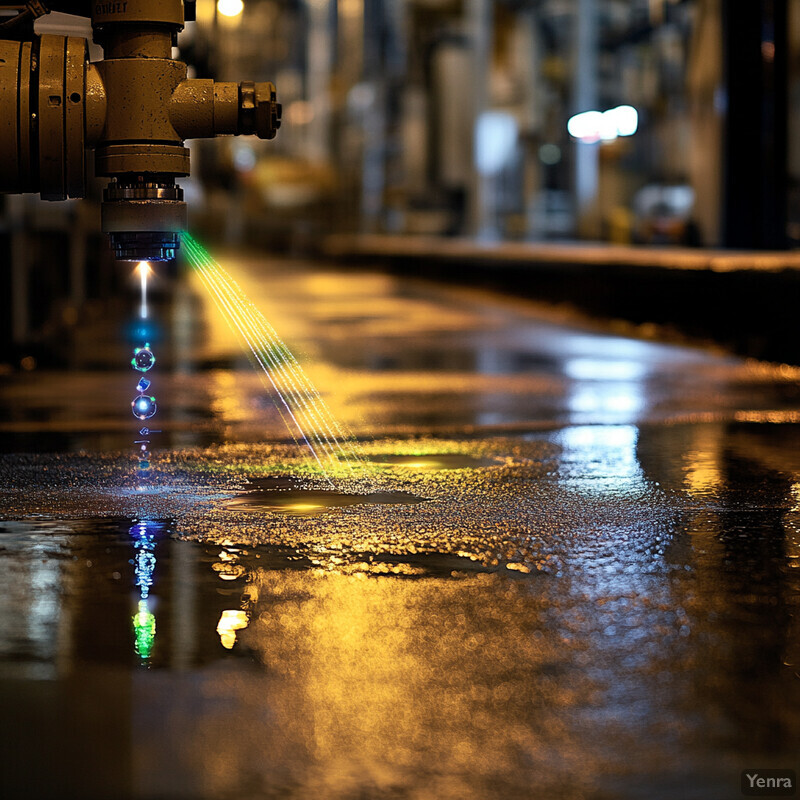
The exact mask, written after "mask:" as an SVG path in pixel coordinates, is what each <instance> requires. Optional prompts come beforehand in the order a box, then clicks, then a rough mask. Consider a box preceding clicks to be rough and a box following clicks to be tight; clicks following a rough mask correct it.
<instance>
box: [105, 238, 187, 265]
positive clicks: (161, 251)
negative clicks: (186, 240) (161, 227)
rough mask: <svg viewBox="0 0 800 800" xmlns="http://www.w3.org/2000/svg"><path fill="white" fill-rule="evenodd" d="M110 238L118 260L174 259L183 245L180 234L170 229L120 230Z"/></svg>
mask: <svg viewBox="0 0 800 800" xmlns="http://www.w3.org/2000/svg"><path fill="white" fill-rule="evenodd" d="M108 238H109V239H110V241H111V248H112V250H113V251H114V258H116V259H117V261H172V259H173V258H175V252H176V251H177V249H178V248H179V247H180V246H181V243H180V234H179V233H172V232H170V231H151V232H143V231H120V232H118V233H110V234H109V236H108Z"/></svg>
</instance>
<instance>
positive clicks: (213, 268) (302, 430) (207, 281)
mask: <svg viewBox="0 0 800 800" xmlns="http://www.w3.org/2000/svg"><path fill="white" fill-rule="evenodd" d="M183 239H184V243H185V245H186V252H187V254H188V256H189V260H190V262H191V263H192V266H193V267H194V268H195V270H196V272H197V274H198V276H199V277H200V279H201V282H202V283H203V285H204V286H205V288H206V289H207V290H208V291H209V294H210V295H211V297H212V299H213V300H214V303H215V304H216V306H217V308H218V309H219V310H220V312H221V313H222V315H223V317H224V318H225V319H226V322H227V323H228V325H229V326H230V328H231V330H232V331H233V332H234V333H235V334H236V335H237V338H238V339H239V340H240V342H241V343H242V345H243V347H244V349H245V352H248V354H249V356H250V357H251V359H252V361H253V362H254V365H255V366H257V367H259V368H260V370H261V372H263V376H262V377H264V376H265V377H266V378H267V380H268V382H269V386H268V387H267V388H269V387H271V388H272V389H273V390H274V392H275V393H276V395H277V399H276V398H275V397H273V400H274V401H275V405H276V408H277V409H278V412H279V414H280V416H281V419H282V420H283V422H284V424H285V425H286V427H287V429H288V430H289V432H290V433H291V435H292V438H293V439H294V441H295V442H296V443H298V444H299V441H298V438H297V435H296V434H299V436H300V438H301V439H302V440H303V441H304V442H305V444H306V445H307V446H308V447H309V449H310V450H311V452H312V454H313V456H314V458H315V460H316V461H317V464H318V465H319V467H320V468H321V469H322V471H323V473H325V474H326V475H327V474H328V470H327V469H326V468H325V466H324V465H323V463H322V462H323V460H326V461H327V462H328V465H329V468H330V469H332V468H334V467H338V468H341V466H342V465H345V466H346V467H347V468H348V469H349V470H350V471H351V472H354V471H355V470H356V469H357V468H360V469H362V470H363V469H364V462H363V459H362V458H361V456H360V454H359V453H358V451H357V449H356V446H355V440H354V438H353V437H352V435H351V434H349V433H348V432H347V431H345V429H344V428H343V427H342V425H341V424H340V423H339V422H338V421H337V420H336V419H335V418H334V416H333V414H332V413H331V412H330V410H329V409H328V407H327V406H326V404H325V402H324V400H323V399H322V397H321V396H320V394H319V392H318V391H317V390H316V388H315V387H314V385H313V384H312V383H311V381H310V380H309V379H308V377H307V376H306V374H305V372H304V371H303V369H302V367H301V366H300V364H299V363H298V362H297V359H295V357H294V356H293V355H292V353H291V351H290V350H289V348H288V347H287V346H286V345H285V343H284V342H283V341H282V340H281V339H280V337H279V336H278V334H277V332H276V331H275V329H274V328H273V327H272V325H271V324H270V323H269V322H268V321H267V319H266V318H265V317H264V316H263V314H261V312H260V311H259V310H258V309H257V308H256V307H255V306H254V305H253V303H252V302H251V301H250V300H249V299H248V298H247V296H246V295H245V294H244V292H243V291H242V289H241V288H240V287H239V285H238V284H237V283H236V281H235V280H234V279H233V278H232V277H231V276H230V275H229V274H228V273H227V272H226V271H225V270H224V269H223V268H222V267H221V266H220V265H219V264H218V263H217V262H216V261H214V260H213V259H212V258H211V256H210V255H209V254H208V253H207V252H206V251H205V250H204V249H203V248H202V247H201V246H200V245H199V244H198V243H197V242H196V241H195V240H194V239H193V238H192V237H191V236H190V235H189V234H187V233H184V234H183ZM265 385H266V384H265ZM278 399H279V400H280V404H279V403H278V402H277V400H278ZM284 412H285V414H286V415H284ZM290 420H291V422H290Z"/></svg>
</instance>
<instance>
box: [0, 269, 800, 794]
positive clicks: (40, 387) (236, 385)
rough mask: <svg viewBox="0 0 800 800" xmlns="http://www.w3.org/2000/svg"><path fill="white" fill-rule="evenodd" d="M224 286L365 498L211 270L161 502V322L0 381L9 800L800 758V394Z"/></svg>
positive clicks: (668, 350)
mask: <svg viewBox="0 0 800 800" xmlns="http://www.w3.org/2000/svg"><path fill="white" fill-rule="evenodd" d="M221 261H222V263H223V264H224V265H225V266H226V267H227V268H228V269H229V270H230V271H231V273H232V274H233V275H234V276H235V277H236V278H237V280H239V282H240V283H241V285H242V287H243V288H244V289H245V291H246V292H247V293H248V294H249V296H250V297H251V299H252V300H253V301H254V303H255V305H256V306H257V307H258V308H260V309H261V310H262V311H263V312H264V314H265V315H266V316H267V318H268V319H269V320H270V322H271V323H272V324H273V326H274V327H275V328H276V329H277V330H278V332H279V333H280V334H281V336H282V337H283V338H284V339H285V341H286V342H287V343H288V344H289V346H290V347H291V348H292V350H293V351H294V352H295V354H296V355H297V356H298V358H299V359H300V360H301V362H302V363H303V365H304V367H305V369H306V372H307V374H308V375H309V377H310V378H311V379H312V380H313V381H314V383H315V384H316V386H317V388H318V389H319V390H320V391H321V392H322V394H323V396H324V397H325V400H326V402H327V403H328V405H329V407H330V409H331V410H332V412H333V413H334V414H335V415H336V417H337V418H338V419H339V420H341V421H342V422H343V423H344V424H346V425H347V426H349V428H350V429H351V430H352V431H353V433H354V434H355V435H356V437H357V438H358V441H359V443H360V447H361V453H362V459H363V465H362V467H361V473H360V474H359V475H357V476H356V477H355V478H352V477H350V478H347V479H345V478H338V477H337V478H336V479H335V481H334V483H335V485H334V486H333V487H331V486H329V485H328V484H327V483H326V482H325V481H323V480H321V479H320V477H319V476H318V475H315V474H314V472H313V470H311V469H309V464H308V462H309V459H308V455H307V454H306V453H305V452H303V451H302V449H301V448H298V447H297V446H296V445H295V444H294V443H293V442H292V441H291V439H289V438H288V437H287V435H286V432H285V430H284V428H283V426H282V422H281V420H280V416H279V415H278V414H277V413H276V409H275V406H274V405H273V403H272V401H271V400H270V398H269V396H268V395H267V392H266V390H265V388H264V386H263V385H262V383H261V381H260V379H259V377H258V376H257V375H256V374H255V372H254V371H253V370H252V369H251V368H250V366H249V364H248V362H247V359H246V358H245V357H244V356H243V355H242V354H241V351H240V350H239V348H238V345H237V343H236V341H235V339H234V338H233V336H232V334H231V333H230V331H229V330H228V329H227V327H226V326H225V324H224V322H223V321H222V320H221V319H220V318H219V317H218V316H217V315H216V312H215V311H214V309H213V307H212V306H211V305H210V303H209V302H208V301H207V300H206V299H205V298H204V296H203V295H202V293H201V291H202V290H201V289H200V287H199V285H198V284H197V283H196V282H195V281H193V280H191V279H188V280H186V281H184V282H182V283H181V284H180V285H178V286H176V287H174V288H173V289H172V290H171V291H168V290H167V287H162V290H161V292H160V295H159V296H157V297H156V298H155V299H154V304H155V305H154V307H155V308H156V309H157V311H156V314H155V320H154V321H155V323H157V326H158V330H152V331H150V336H151V338H152V339H153V348H154V350H155V352H156V353H157V355H158V357H159V359H160V360H159V362H158V364H157V368H154V370H153V371H152V382H153V391H154V393H157V394H158V400H159V408H160V411H159V415H158V417H157V419H158V422H159V429H160V430H162V431H163V433H161V434H160V436H161V439H160V440H159V441H158V442H157V443H156V444H157V446H156V447H155V450H154V454H153V460H152V463H153V467H152V475H151V477H150V478H149V479H148V481H146V482H144V483H142V482H140V481H139V480H138V479H137V477H136V474H135V469H134V466H135V461H134V458H133V445H132V441H133V438H135V437H134V433H135V428H136V421H135V420H134V419H133V418H132V417H131V415H130V411H129V410H128V409H129V408H130V399H131V394H132V392H131V387H132V385H134V384H135V378H133V377H132V376H133V375H134V373H132V371H131V370H130V369H129V368H126V367H125V365H126V364H127V363H128V361H129V360H130V353H129V345H128V342H127V339H128V338H129V337H130V336H131V335H133V334H131V326H132V325H134V326H135V321H133V322H131V321H125V320H122V321H120V320H121V317H120V315H119V314H117V315H116V316H115V317H114V319H115V320H116V321H115V322H113V323H112V322H110V321H109V319H108V318H98V319H94V320H87V321H86V323H85V324H84V325H82V326H81V328H80V329H79V330H78V331H77V334H76V341H75V344H74V346H73V348H72V353H71V356H70V365H69V366H70V368H69V369H65V370H58V371H56V370H42V369H36V370H33V371H30V372H24V373H13V374H7V375H4V376H2V378H0V380H1V381H2V383H0V434H1V435H0V450H2V454H0V585H2V587H3V591H2V593H0V701H1V702H2V709H3V713H2V714H1V715H0V733H1V736H2V739H1V740H2V742H3V743H4V744H3V750H2V752H3V755H2V759H3V769H2V774H1V775H0V796H1V797H3V798H26V800H27V799H28V798H31V799H35V798H81V799H83V798H86V799H90V798H98V799H100V798H102V799H103V800H105V799H106V798H136V799H137V800H139V799H141V800H160V799H161V798H165V799H166V798H203V799H205V798H208V799H209V800H217V798H219V799H220V800H227V799H228V798H231V800H233V798H236V799H237V800H250V799H251V798H252V799H253V800H255V798H274V797H281V798H333V799H335V800H338V799H339V798H342V800H344V799H346V798H414V799H415V800H416V799H417V798H419V799H420V800H423V799H424V800H427V799H428V798H431V799H436V800H438V799H439V798H448V799H449V798H469V799H471V798H476V799H477V798H517V797H520V798H523V797H524V798H556V799H558V798H565V799H570V800H571V799H572V798H575V799H576V800H577V799H578V798H585V799H586V800H612V798H620V799H621V800H628V799H629V798H630V799H631V800H633V799H634V798H636V799H637V800H638V799H639V798H643V799H644V798H655V799H656V800H658V799H659V798H664V800H668V799H669V800H671V799H672V798H709V799H710V800H726V799H727V798H737V797H741V796H742V794H741V790H740V776H741V771H742V770H744V769H747V770H752V769H762V770H763V769H767V768H789V769H796V768H797V766H798V764H797V753H798V752H800V749H799V748H798V745H800V735H799V734H800V711H798V709H800V703H799V702H798V700H800V645H798V641H800V629H799V628H798V622H797V609H798V604H799V603H800V569H798V568H799V567H800V455H798V453H800V448H798V445H800V425H798V422H800V391H799V390H798V375H799V373H798V371H797V370H795V369H793V368H790V367H786V366H780V365H769V364H763V363H759V362H750V361H743V360H740V359H737V358H734V357H731V356H728V355H726V354H724V353H721V352H718V351H715V350H713V349H711V348H700V347H689V346H679V345H670V344H658V343H655V342H652V341H648V340H647V339H646V338H644V337H645V336H646V335H647V334H648V333H649V331H647V330H646V329H640V330H639V331H637V332H636V333H638V334H639V335H638V336H637V337H632V336H629V335H625V334H629V333H631V332H630V331H625V330H623V329H620V328H615V327H614V326H606V327H601V326H598V325H597V324H593V323H589V322H587V321H585V320H581V319H580V318H578V317H576V316H575V315H573V314H571V313H570V312H569V311H568V310H566V309H552V308H546V307H538V306H536V305H535V304H532V303H529V302H527V301H521V300H517V299H514V298H510V297H500V296H495V295H491V294H488V293H484V292H478V291H474V290H469V289H458V288H453V287H443V286H437V285H435V284H427V283H425V282H420V281H405V280H402V279H399V278H396V277H390V276H386V275H384V274H380V273H370V272H368V271H366V272H365V271H340V272H335V271H331V270H329V269H326V268H323V267H322V266H321V265H317V264H314V263H307V264H301V263H296V262H282V261H276V260H268V259H258V258H249V259H248V258H244V257H242V256H241V255H240V254H234V255H233V256H230V257H227V258H223V259H221ZM159 297H160V300H159ZM167 298H171V299H170V300H169V302H167ZM130 307H131V309H132V310H133V309H134V308H135V293H134V292H133V291H132V294H131V302H130ZM116 365H119V367H117V366H116ZM137 377H138V376H137Z"/></svg>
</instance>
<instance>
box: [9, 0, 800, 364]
mask: <svg viewBox="0 0 800 800" xmlns="http://www.w3.org/2000/svg"><path fill="white" fill-rule="evenodd" d="M65 28H67V29H69V30H70V32H72V33H76V34H78V35H85V36H88V35H89V28H88V21H84V20H81V19H80V18H75V17H67V16H65V15H50V16H48V17H45V18H42V19H41V20H39V21H38V22H37V30H42V31H46V30H58V31H59V32H63V31H64V30H65ZM178 45H179V50H180V56H181V58H182V59H183V60H185V61H186V62H187V63H188V64H189V65H190V69H191V71H192V72H193V74H194V76H196V77H211V78H215V79H217V80H236V79H237V77H238V76H241V75H243V74H246V75H248V76H250V77H252V78H253V79H254V80H271V81H274V82H275V84H276V86H277V88H278V95H279V99H280V100H281V102H282V103H283V111H284V114H283V119H284V123H283V128H282V130H281V132H280V135H279V137H278V138H277V139H276V140H275V141H273V142H261V141H257V140H253V139H252V138H250V137H229V138H225V139H222V140H213V141H197V142H195V143H193V144H192V147H191V149H192V170H193V174H192V177H191V178H190V179H187V180H185V181H183V185H184V190H185V192H186V199H187V201H188V203H189V207H190V214H191V227H192V229H193V231H194V232H195V234H196V235H197V236H198V237H199V238H201V239H202V240H204V241H205V242H212V243H213V242H216V243H223V244H225V245H228V246H245V245H247V246H257V247H266V248H271V249H275V250H280V251H282V252H289V253H303V254H305V253H318V252H322V251H323V250H324V243H325V242H326V241H327V240H328V239H329V237H331V236H335V235H340V236H341V235H342V234H347V235H351V234H352V235H365V234H367V235H374V234H390V235H392V236H401V235H402V236H434V237H441V238H443V239H444V238H447V237H467V238H469V239H471V240H474V241H480V242H482V243H492V242H521V243H527V242H551V241H557V242H563V241H575V240H589V241H593V242H607V243H613V244H616V245H625V246H627V245H637V244H641V245H674V246H685V247H698V246H700V247H706V248H737V249H744V250H785V249H788V248H790V247H792V246H793V245H794V244H795V243H796V242H797V241H798V240H800V3H798V2H797V0H791V1H790V0H729V1H728V2H722V0H244V2H241V0H219V2H214V0H198V2H197V21H196V23H192V24H189V25H187V27H186V29H185V30H184V31H183V33H182V34H181V36H180V38H179V42H178ZM95 57H96V54H95ZM587 112H588V113H587ZM98 183H99V182H98ZM98 201H99V188H97V189H96V190H95V195H94V199H91V198H90V199H87V200H81V201H67V202H61V203H48V202H44V201H41V200H38V199H37V198H35V197H34V196H8V197H5V198H2V199H0V204H2V205H0V208H2V213H1V214H0V261H1V262H2V263H3V264H4V265H6V266H5V267H4V269H3V270H2V273H1V276H2V277H1V278H0V279H1V280H2V283H3V285H2V286H0V297H2V298H3V306H4V308H3V313H2V314H0V320H2V321H0V325H2V331H0V342H2V350H3V351H2V353H0V360H3V361H5V362H6V363H8V364H11V365H19V363H20V362H21V361H22V362H24V359H25V358H46V357H47V353H51V352H53V350H54V348H55V351H57V350H58V347H57V344H56V345H54V344H53V343H54V342H55V343H59V342H61V343H63V342H64V341H65V336H64V334H65V332H68V331H69V329H70V326H72V325H74V324H75V322H76V320H77V319H78V317H79V315H84V314H87V313H88V314H91V313H92V308H94V307H97V306H98V305H102V303H104V302H106V301H107V300H108V298H110V297H112V296H113V295H114V293H115V292H116V290H117V289H118V288H119V286H120V285H121V284H122V282H124V280H125V279H126V277H127V276H126V275H125V274H124V272H125V270H124V269H123V268H122V267H120V265H115V264H114V263H113V262H112V260H111V256H110V254H109V252H108V248H107V245H106V243H105V240H104V237H103V236H102V235H101V234H100V232H99V224H98V213H99V212H98ZM61 355H63V353H62V354H60V355H59V354H58V353H57V352H56V357H60V356H61ZM27 363H31V362H27Z"/></svg>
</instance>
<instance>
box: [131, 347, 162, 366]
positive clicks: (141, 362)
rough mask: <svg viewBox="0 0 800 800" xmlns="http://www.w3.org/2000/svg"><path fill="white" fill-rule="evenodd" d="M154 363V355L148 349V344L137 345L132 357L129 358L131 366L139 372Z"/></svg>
mask: <svg viewBox="0 0 800 800" xmlns="http://www.w3.org/2000/svg"><path fill="white" fill-rule="evenodd" d="M155 363H156V357H155V356H154V355H153V351H152V350H151V349H150V345H149V344H146V345H145V346H144V347H137V348H136V349H135V350H134V351H133V358H132V359H131V366H132V367H133V368H134V369H138V370H139V372H147V370H149V369H151V368H152V366H153V364H155Z"/></svg>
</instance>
